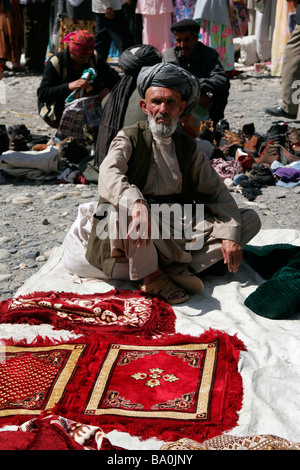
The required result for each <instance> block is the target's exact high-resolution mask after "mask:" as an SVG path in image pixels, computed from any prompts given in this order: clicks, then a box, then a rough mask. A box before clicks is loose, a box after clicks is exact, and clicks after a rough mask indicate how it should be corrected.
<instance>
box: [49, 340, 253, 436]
mask: <svg viewBox="0 0 300 470" xmlns="http://www.w3.org/2000/svg"><path fill="white" fill-rule="evenodd" d="M129 339H130V341H129ZM96 343H97V341H96ZM90 346H91V345H90ZM241 350H245V347H244V345H243V343H242V342H241V341H240V340H239V339H238V338H237V337H236V336H234V337H233V336H229V335H227V334H225V333H222V332H218V331H209V332H207V333H205V334H203V335H202V336H201V337H199V338H195V337H191V336H184V335H178V334H177V335H172V336H168V337H164V338H161V339H157V340H152V341H149V340H143V341H139V342H137V341H134V339H133V338H122V340H120V342H107V341H102V340H100V341H99V343H98V346H97V345H96V344H94V345H93V346H92V347H91V348H87V350H86V353H85V355H84V357H83V358H82V360H80V361H79V362H80V367H79V369H78V371H77V374H76V375H77V376H76V380H75V381H72V382H71V383H70V384H68V386H67V387H66V393H65V395H64V398H63V399H62V400H61V402H60V404H59V405H58V406H57V407H56V408H55V413H57V414H59V415H62V416H66V417H67V418H69V419H74V420H76V421H80V422H83V423H89V424H94V425H99V426H101V428H102V429H104V431H105V432H108V431H111V430H114V429H116V430H119V431H124V432H128V433H130V434H132V435H136V436H139V437H140V438H142V439H145V438H150V437H157V438H159V439H162V440H164V441H170V440H176V439H180V438H182V437H183V436H184V437H188V438H192V439H195V440H197V441H199V442H202V441H203V440H204V439H209V438H212V437H214V436H216V435H220V434H222V433H223V432H225V431H228V430H230V429H232V428H233V427H234V426H235V425H236V424H237V420H238V411H239V410H240V408H241V405H242V397H243V387H242V379H241V376H240V374H239V372H238V369H237V363H238V358H239V353H240V351H241Z"/></svg>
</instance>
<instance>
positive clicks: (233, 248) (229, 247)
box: [222, 240, 243, 273]
mask: <svg viewBox="0 0 300 470" xmlns="http://www.w3.org/2000/svg"><path fill="white" fill-rule="evenodd" d="M222 254H223V258H224V263H225V264H227V267H228V271H229V272H231V273H236V272H237V271H238V269H239V267H240V264H241V262H242V259H243V251H242V247H241V245H239V244H238V243H236V242H233V241H232V240H222Z"/></svg>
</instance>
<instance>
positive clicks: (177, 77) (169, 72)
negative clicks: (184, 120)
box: [137, 62, 200, 117]
mask: <svg viewBox="0 0 300 470" xmlns="http://www.w3.org/2000/svg"><path fill="white" fill-rule="evenodd" d="M149 87H163V88H170V89H172V90H177V91H179V92H180V94H181V97H182V100H183V101H186V102H187V107H186V109H185V110H184V112H183V113H182V115H181V117H182V116H188V115H190V114H191V113H192V111H193V109H194V108H195V107H196V106H197V104H198V102H199V98H200V84H199V81H198V79H197V78H196V77H194V75H192V74H190V73H189V72H188V71H187V70H185V69H183V68H181V67H179V66H177V65H175V64H171V63H167V62H162V63H160V64H156V65H154V66H153V67H143V68H142V70H141V71H140V73H139V75H138V78H137V89H138V92H139V94H140V95H141V97H142V98H145V94H146V91H147V89H148V88H149Z"/></svg>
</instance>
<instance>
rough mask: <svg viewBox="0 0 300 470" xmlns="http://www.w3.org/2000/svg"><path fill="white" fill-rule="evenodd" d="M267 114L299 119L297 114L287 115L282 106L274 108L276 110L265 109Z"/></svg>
mask: <svg viewBox="0 0 300 470" xmlns="http://www.w3.org/2000/svg"><path fill="white" fill-rule="evenodd" d="M265 112H266V113H267V114H271V116H276V117H285V118H288V119H296V117H297V115H296V114H289V113H286V112H285V111H284V110H283V109H282V108H281V107H280V106H274V108H267V109H265Z"/></svg>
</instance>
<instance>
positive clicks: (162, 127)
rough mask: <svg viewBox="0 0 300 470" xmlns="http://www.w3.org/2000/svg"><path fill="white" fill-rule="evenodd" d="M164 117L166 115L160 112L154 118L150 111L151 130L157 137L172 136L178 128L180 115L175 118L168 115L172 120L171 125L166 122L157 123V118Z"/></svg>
mask: <svg viewBox="0 0 300 470" xmlns="http://www.w3.org/2000/svg"><path fill="white" fill-rule="evenodd" d="M163 117H165V116H164V115H163V114H160V113H158V114H157V115H156V116H155V118H154V117H152V115H151V113H150V112H149V111H148V121H149V127H150V130H151V132H152V134H154V135H156V136H157V137H170V136H171V135H172V134H174V132H175V130H176V127H177V124H178V120H179V115H178V116H177V117H175V118H171V117H170V116H168V118H169V119H170V120H171V123H170V124H169V125H167V124H165V123H164V122H162V123H160V124H157V122H156V120H157V119H160V118H163Z"/></svg>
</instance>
